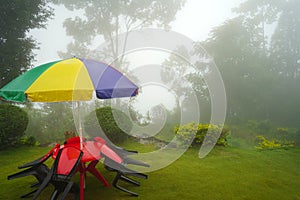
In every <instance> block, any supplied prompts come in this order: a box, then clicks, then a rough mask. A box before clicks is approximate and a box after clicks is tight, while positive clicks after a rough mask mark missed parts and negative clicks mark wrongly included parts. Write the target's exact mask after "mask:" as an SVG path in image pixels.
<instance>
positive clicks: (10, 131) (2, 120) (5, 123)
mask: <svg viewBox="0 0 300 200" xmlns="http://www.w3.org/2000/svg"><path fill="white" fill-rule="evenodd" d="M27 125H28V116H27V113H26V112H25V111H24V110H23V109H21V108H19V107H17V106H13V105H6V104H3V105H0V127H1V129H0V149H5V148H6V147H8V146H13V145H15V144H17V143H18V140H19V139H20V138H21V137H22V136H23V134H24V131H25V129H26V127H27Z"/></svg>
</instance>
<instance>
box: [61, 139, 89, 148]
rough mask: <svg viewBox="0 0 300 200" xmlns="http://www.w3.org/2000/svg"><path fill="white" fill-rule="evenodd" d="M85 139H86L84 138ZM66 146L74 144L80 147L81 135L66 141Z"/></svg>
mask: <svg viewBox="0 0 300 200" xmlns="http://www.w3.org/2000/svg"><path fill="white" fill-rule="evenodd" d="M83 140H84V139H83ZM64 146H74V147H77V148H80V137H79V136H76V137H72V138H69V139H68V140H66V141H65V143H64Z"/></svg>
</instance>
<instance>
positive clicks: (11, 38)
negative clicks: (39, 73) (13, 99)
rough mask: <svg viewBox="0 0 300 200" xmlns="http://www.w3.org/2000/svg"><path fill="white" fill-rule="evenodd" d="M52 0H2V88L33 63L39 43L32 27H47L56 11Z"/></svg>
mask: <svg viewBox="0 0 300 200" xmlns="http://www.w3.org/2000/svg"><path fill="white" fill-rule="evenodd" d="M48 1H49V0H36V1H23V0H3V1H1V4H0V10H1V12H0V74H1V77H0V78H1V79H0V88H1V87H2V86H4V85H5V84H6V83H8V82H9V81H10V80H11V79H13V78H15V77H16V76H18V75H19V74H21V73H22V72H24V71H26V70H27V69H28V68H29V67H30V65H31V62H32V61H33V59H34V54H33V52H32V51H33V50H34V49H37V43H36V42H35V41H34V38H33V37H30V36H28V31H29V30H30V29H34V28H44V27H45V25H46V21H47V19H49V18H50V17H51V16H52V14H53V12H52V9H51V8H50V7H49V6H48Z"/></svg>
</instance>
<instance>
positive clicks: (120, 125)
mask: <svg viewBox="0 0 300 200" xmlns="http://www.w3.org/2000/svg"><path fill="white" fill-rule="evenodd" d="M95 112H96V113H95ZM95 116H97V119H96V117H95ZM97 120H98V121H97ZM99 125H100V127H101V129H102V130H101V129H100V128H99ZM84 127H85V130H86V132H87V134H88V135H89V136H92V137H94V136H99V134H101V133H99V131H103V133H104V134H105V135H106V136H107V137H108V139H109V140H110V141H112V142H113V143H121V142H123V141H124V140H126V139H127V137H128V135H127V134H126V133H129V132H130V130H131V128H132V123H131V121H130V119H129V118H128V116H127V115H126V114H125V113H123V112H122V111H120V110H116V109H112V108H111V107H102V108H98V109H96V111H93V112H91V113H90V114H89V115H88V116H87V117H86V118H85V121H84Z"/></svg>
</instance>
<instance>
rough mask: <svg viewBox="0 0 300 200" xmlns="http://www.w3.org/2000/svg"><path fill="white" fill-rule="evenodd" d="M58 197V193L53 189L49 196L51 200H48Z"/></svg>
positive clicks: (54, 199)
mask: <svg viewBox="0 0 300 200" xmlns="http://www.w3.org/2000/svg"><path fill="white" fill-rule="evenodd" d="M58 195H59V192H58V190H57V189H55V190H54V192H53V193H52V195H51V199H50V200H56V199H57V197H58Z"/></svg>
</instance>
